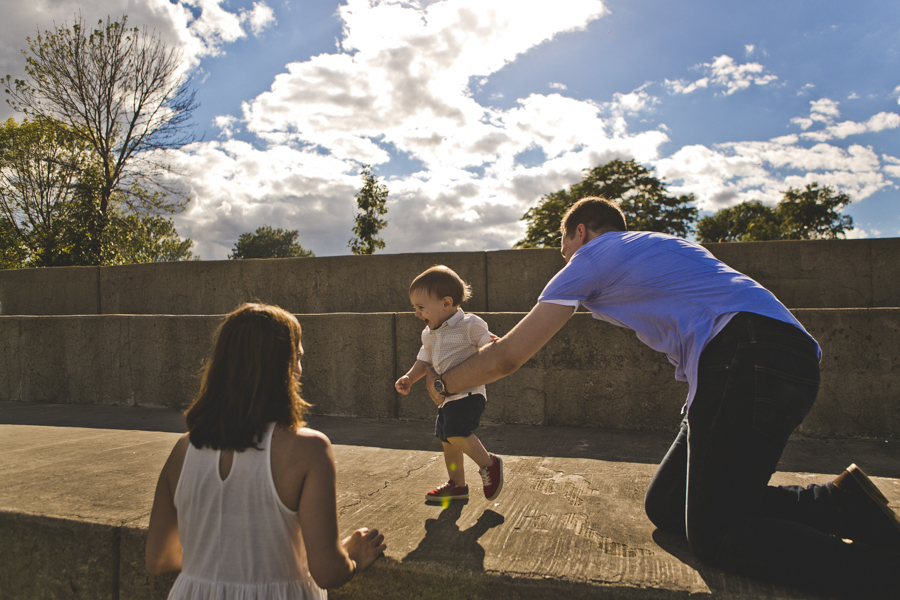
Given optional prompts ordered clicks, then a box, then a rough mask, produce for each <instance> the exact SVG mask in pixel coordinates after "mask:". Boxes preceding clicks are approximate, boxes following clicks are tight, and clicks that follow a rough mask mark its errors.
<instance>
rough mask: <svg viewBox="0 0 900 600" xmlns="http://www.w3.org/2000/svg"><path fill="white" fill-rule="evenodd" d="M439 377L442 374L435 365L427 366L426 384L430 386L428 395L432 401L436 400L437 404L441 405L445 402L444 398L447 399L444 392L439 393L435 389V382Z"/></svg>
mask: <svg viewBox="0 0 900 600" xmlns="http://www.w3.org/2000/svg"><path fill="white" fill-rule="evenodd" d="M438 377H440V375H438V372H437V371H435V370H434V367H432V366H431V365H427V366H426V367H425V385H426V387H427V388H428V395H429V396H431V401H432V402H434V404H435V406H440V405H441V404H443V403H444V400H446V399H447V398H446V397H444V396H443V395H442V394H438V393H437V391H436V390H435V389H434V382H435V380H436V379H437V378H438Z"/></svg>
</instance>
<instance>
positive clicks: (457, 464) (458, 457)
mask: <svg viewBox="0 0 900 600" xmlns="http://www.w3.org/2000/svg"><path fill="white" fill-rule="evenodd" d="M449 439H454V438H449ZM456 439H461V438H456ZM441 444H442V445H443V446H444V463H445V464H446V465H447V474H448V475H449V476H450V479H451V481H453V483H455V484H456V485H466V470H465V469H464V468H463V453H462V450H460V449H459V448H457V447H456V446H455V445H453V444H448V443H447V442H441Z"/></svg>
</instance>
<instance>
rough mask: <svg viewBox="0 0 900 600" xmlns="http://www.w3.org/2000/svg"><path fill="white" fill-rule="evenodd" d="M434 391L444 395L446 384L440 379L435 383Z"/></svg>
mask: <svg viewBox="0 0 900 600" xmlns="http://www.w3.org/2000/svg"><path fill="white" fill-rule="evenodd" d="M434 391H436V392H437V393H438V394H443V393H444V382H443V381H441V380H440V379H436V380H435V381H434Z"/></svg>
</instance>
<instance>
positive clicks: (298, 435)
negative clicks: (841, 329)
mask: <svg viewBox="0 0 900 600" xmlns="http://www.w3.org/2000/svg"><path fill="white" fill-rule="evenodd" d="M278 433H280V434H281V435H280V436H278V437H280V438H281V439H282V440H284V443H285V446H286V448H285V449H286V450H288V452H290V453H292V454H293V453H299V454H300V455H302V456H306V457H314V456H316V455H321V456H328V455H330V454H331V440H329V439H328V436H327V435H325V434H324V433H322V432H321V431H318V430H316V429H311V428H309V427H298V428H296V429H293V428H288V427H279V428H278ZM276 444H277V442H276Z"/></svg>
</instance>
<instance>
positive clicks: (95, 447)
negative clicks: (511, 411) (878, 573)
mask: <svg viewBox="0 0 900 600" xmlns="http://www.w3.org/2000/svg"><path fill="white" fill-rule="evenodd" d="M32 406H34V405H32ZM34 409H35V410H34V411H33V412H35V413H38V412H40V413H41V414H39V415H38V414H36V415H33V416H32V417H33V418H36V419H38V420H40V419H44V420H45V421H44V422H47V421H46V419H47V418H48V417H47V414H48V413H47V412H46V411H40V410H38V409H40V407H36V406H34ZM82 409H83V410H85V411H88V412H91V413H94V414H95V407H80V406H69V407H55V408H54V410H53V411H52V413H51V415H52V418H53V419H56V422H59V423H64V422H83V421H84V420H83V419H81V418H80V416H79V414H78V413H79V412H80V411H81V410H82ZM15 412H16V413H17V415H18V422H27V421H28V420H29V416H28V415H27V414H25V413H27V412H28V411H26V410H16V411H15ZM106 412H107V414H106V415H105V417H104V419H103V420H104V422H105V426H107V427H112V426H116V425H117V424H116V422H115V421H116V420H118V427H119V428H118V429H116V428H110V429H90V428H84V427H54V426H46V425H42V426H34V425H16V424H3V423H9V421H8V420H3V417H2V415H3V413H2V412H0V477H2V481H3V482H4V484H3V486H0V598H2V600H20V599H21V600H42V599H57V598H59V599H62V598H65V599H67V600H81V599H84V600H96V599H99V600H105V599H107V598H108V599H119V600H145V599H146V600H151V599H154V600H155V599H163V598H165V597H166V594H167V593H168V590H169V588H170V586H171V584H172V581H173V579H174V576H172V575H166V576H161V577H149V576H147V575H146V574H145V573H144V570H143V548H144V542H145V539H146V528H147V525H148V517H149V511H150V507H151V504H152V499H153V490H154V487H155V483H156V478H157V476H158V473H159V470H160V469H161V468H162V465H163V463H164V462H165V460H166V457H167V456H168V453H169V451H170V449H171V447H172V445H173V444H174V442H175V440H176V439H177V438H178V435H179V434H178V433H168V432H159V431H152V432H151V431H134V430H128V428H130V427H136V426H144V423H145V421H144V420H143V417H140V418H136V416H135V415H136V414H137V413H139V412H140V411H137V410H136V409H131V408H127V407H120V408H118V409H116V408H113V407H108V408H107V410H106ZM153 412H154V413H156V415H155V419H156V420H157V421H163V420H164V421H165V423H171V419H170V418H169V417H170V416H172V415H161V414H159V413H161V412H165V411H161V410H158V411H153ZM162 417H165V419H162ZM150 420H151V421H152V420H153V419H150ZM51 422H52V421H51ZM149 425H150V426H153V424H152V423H149ZM311 426H313V427H315V428H317V429H320V430H321V431H324V432H325V433H326V434H327V435H329V437H331V439H332V441H333V443H334V450H335V452H334V453H335V460H336V463H337V468H338V481H337V491H338V494H337V503H338V514H339V519H340V527H341V532H342V534H343V535H346V534H348V533H349V532H351V531H353V530H354V529H356V528H358V527H361V526H374V527H378V528H379V529H381V530H382V531H384V532H385V534H386V535H387V537H388V550H387V553H386V556H385V557H384V558H382V559H380V560H379V561H378V562H377V563H376V564H375V565H374V566H373V568H372V569H371V570H369V571H366V572H364V573H362V574H360V575H359V576H358V577H357V578H356V579H355V580H354V581H353V582H352V583H351V585H348V586H345V587H343V588H340V589H337V590H333V591H332V592H330V594H329V596H330V597H332V598H336V599H348V600H350V599H357V598H358V599H362V598H365V599H366V600H371V599H376V600H380V599H384V600H387V599H391V600H404V599H407V598H409V599H412V598H432V597H440V598H449V599H459V600H462V599H463V598H469V599H485V600H507V599H509V600H512V599H522V598H528V599H529V600H530V599H532V598H537V599H544V598H546V599H548V600H549V599H551V598H554V599H555V598H559V597H571V598H574V599H581V598H585V599H586V598H626V599H628V598H631V599H668V598H673V599H687V598H735V599H747V600H749V599H751V598H752V599H756V598H769V599H772V600H775V599H813V598H818V597H817V596H814V595H810V594H804V593H800V592H797V591H796V590H791V589H788V588H783V587H779V586H774V585H770V584H766V583H762V582H758V581H753V580H749V579H744V578H741V577H735V576H731V575H727V574H725V573H723V572H721V571H718V570H716V569H712V568H709V567H705V566H703V565H701V564H699V563H697V562H696V560H695V559H693V558H692V556H691V555H690V552H689V551H688V549H687V546H686V542H685V541H684V540H683V539H680V538H678V537H675V536H668V535H665V534H661V533H660V532H658V531H655V530H654V528H653V526H652V524H650V522H649V521H648V520H647V519H646V517H645V516H644V513H643V504H642V498H643V494H644V490H645V488H646V486H647V484H648V483H649V480H650V478H651V476H652V475H653V472H654V471H655V468H656V463H657V462H658V461H659V460H660V459H661V457H662V456H663V454H664V453H665V451H666V448H667V447H668V444H669V443H670V441H671V435H669V434H665V433H653V432H640V433H633V432H616V431H605V430H597V429H585V428H567V429H560V428H554V427H528V426H515V425H512V426H490V425H487V426H484V427H483V428H482V429H480V430H479V436H480V437H481V439H482V440H483V441H484V443H485V445H486V447H488V448H489V449H490V450H491V451H493V452H497V453H499V454H501V455H502V456H504V459H505V461H504V462H505V467H506V477H505V479H506V483H505V486H504V491H503V493H502V494H501V496H500V497H499V498H498V499H497V500H495V501H493V502H487V501H486V500H484V498H479V497H478V493H479V492H480V489H479V488H478V486H477V485H475V486H473V489H472V496H471V498H470V500H469V501H468V502H467V503H465V504H463V503H455V504H453V505H452V506H451V507H450V508H448V509H446V510H442V508H441V507H440V506H433V505H427V504H425V503H424V501H423V494H424V492H425V490H427V489H430V487H432V486H433V485H435V483H436V482H440V481H442V480H443V479H444V478H445V477H446V473H445V470H444V465H443V461H442V460H441V454H440V453H439V452H438V451H435V450H436V448H435V449H429V443H430V442H431V441H432V439H433V438H431V427H430V425H429V424H428V423H423V422H415V421H413V422H401V421H396V420H372V419H346V418H345V419H341V418H333V417H329V418H325V417H314V418H313V420H312V422H311ZM896 446H897V445H896V444H884V443H883V442H874V441H862V440H844V441H841V440H831V441H818V440H808V439H802V438H801V439H795V440H792V441H791V442H790V443H789V444H788V448H787V450H786V452H785V456H784V459H783V461H782V464H781V466H780V468H781V469H782V470H783V472H779V473H777V474H776V476H775V478H774V482H775V483H777V484H796V485H806V484H808V483H812V482H821V481H824V480H827V479H829V478H831V477H833V476H834V474H835V473H837V472H840V470H841V469H843V468H844V467H846V465H847V464H849V463H850V462H857V463H859V464H860V465H863V467H864V468H865V469H866V470H867V472H868V474H869V475H870V476H871V477H873V478H874V480H875V481H876V483H877V484H878V486H879V487H880V488H881V489H882V490H883V491H884V493H885V495H886V496H887V498H888V500H889V502H890V505H891V506H892V507H893V508H894V509H895V510H896V509H898V508H900V454H898V451H897V450H898V449H897V448H896ZM466 473H467V476H468V479H469V481H470V482H477V481H478V476H477V472H476V471H475V468H474V467H473V466H472V464H471V463H470V462H469V461H467V462H466ZM448 549H452V551H448Z"/></svg>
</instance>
